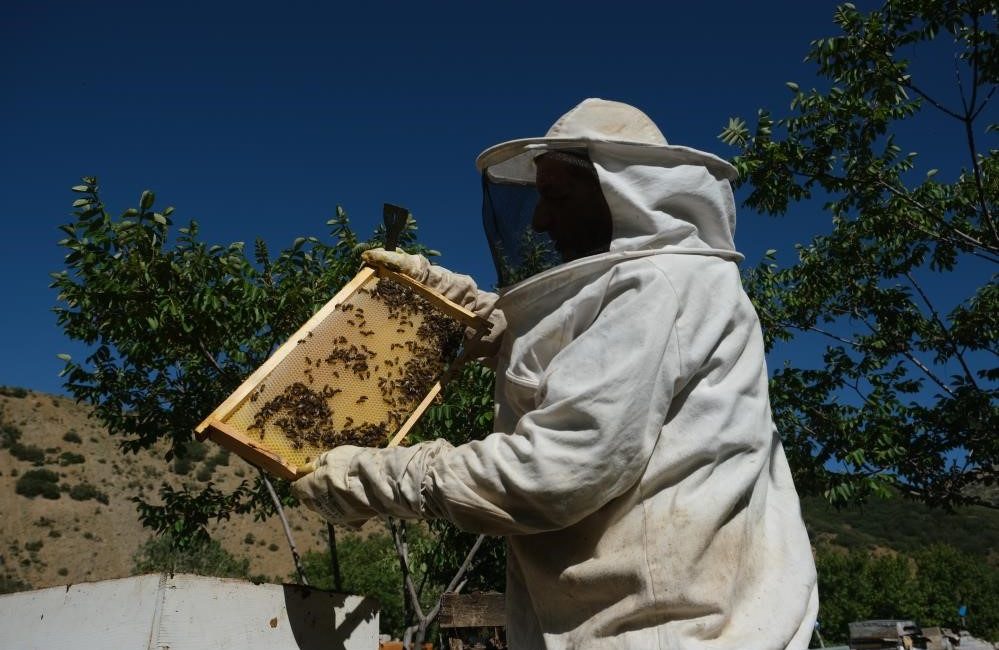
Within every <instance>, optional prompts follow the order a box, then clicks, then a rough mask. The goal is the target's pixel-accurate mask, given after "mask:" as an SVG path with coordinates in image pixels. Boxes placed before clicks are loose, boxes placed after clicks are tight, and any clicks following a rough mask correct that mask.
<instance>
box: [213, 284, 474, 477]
mask: <svg viewBox="0 0 999 650" xmlns="http://www.w3.org/2000/svg"><path fill="white" fill-rule="evenodd" d="M386 282H387V283H389V284H388V285H383V284H382V283H386ZM399 288H401V294H400V293H399V291H400V289H399ZM398 295H402V296H404V297H403V298H394V296H398ZM412 296H416V298H415V299H414V298H412ZM413 300H415V301H417V302H419V305H420V310H421V311H414V310H415V307H413V308H412V309H411V308H410V307H409V306H407V305H411V304H412V305H415V304H416V302H412V301H413ZM407 301H411V302H407ZM400 305H401V307H400ZM407 310H410V311H407ZM368 321H371V322H370V323H369V322H368ZM488 329H489V324H488V321H486V320H485V319H483V318H480V317H478V316H476V315H475V314H474V313H472V312H471V311H469V310H467V309H465V308H464V307H462V306H460V305H458V304H456V303H454V302H452V301H451V300H449V299H447V298H446V297H445V296H443V295H441V294H439V293H437V292H436V291H434V290H433V289H431V288H429V287H427V286H425V285H423V284H421V283H419V282H417V281H415V280H413V279H412V278H410V277H408V276H406V275H403V274H401V273H396V272H394V271H391V270H389V269H386V268H384V267H381V266H372V265H366V266H364V267H363V268H362V269H361V271H360V272H359V273H358V274H357V275H356V276H355V277H354V278H353V279H352V280H351V281H350V282H348V283H347V284H346V285H344V287H343V289H341V290H340V291H339V292H338V293H337V294H336V295H335V296H334V297H333V298H332V299H330V300H329V302H327V303H326V304H325V305H324V306H323V307H322V308H321V309H320V310H319V311H317V312H316V313H315V314H314V315H313V316H312V317H311V318H310V319H309V320H308V321H306V322H305V323H304V324H303V325H302V326H301V327H300V328H299V329H298V331H296V332H295V333H294V334H293V335H292V336H291V337H290V338H289V339H288V340H287V341H285V342H284V343H283V344H282V345H281V347H279V348H278V349H277V350H276V351H275V352H274V353H273V354H272V355H271V356H270V358H268V359H267V360H266V361H265V362H264V363H263V364H261V366H260V367H259V368H257V369H256V370H255V371H254V372H253V373H252V374H251V375H250V376H249V377H248V378H247V379H246V380H245V381H244V382H243V383H242V384H241V385H240V386H239V387H238V388H236V390H234V391H233V392H232V393H231V394H230V395H229V397H227V398H226V399H225V401H223V402H222V403H221V404H220V405H219V406H218V407H217V408H216V409H215V410H214V411H213V412H212V413H211V414H210V415H209V416H208V417H206V418H205V419H204V420H203V421H202V422H201V423H200V424H199V425H198V426H197V427H196V428H195V434H196V435H197V437H198V439H200V440H204V439H206V438H207V439H210V440H212V441H214V442H216V443H217V444H219V445H220V446H222V447H224V448H225V449H228V450H230V451H232V452H233V453H235V454H237V455H239V456H240V457H242V458H243V459H245V460H246V461H248V462H250V463H252V464H253V465H256V466H258V467H260V468H261V469H263V470H265V471H267V472H268V473H270V474H273V475H275V476H278V477H281V478H284V479H288V480H294V479H296V478H299V477H301V476H304V475H305V474H308V473H309V472H311V471H312V469H313V467H312V461H314V460H315V458H316V457H317V456H318V455H319V454H321V453H322V452H324V451H327V450H328V449H331V448H333V447H336V446H338V445H341V444H354V445H360V446H366V447H382V446H385V447H392V446H395V445H398V444H400V443H401V442H402V441H403V439H405V437H406V435H407V434H408V433H409V431H410V429H412V427H413V426H414V425H415V424H416V422H417V421H418V420H419V418H420V416H421V415H422V414H423V412H424V411H425V410H426V409H427V407H429V406H430V404H431V403H432V402H433V400H434V398H435V397H436V396H437V395H438V394H439V392H440V390H441V381H440V379H441V377H442V376H444V375H445V374H446V372H447V370H448V368H449V367H450V366H449V364H450V363H451V362H453V359H446V358H441V359H436V358H435V359H433V360H432V361H427V360H426V357H427V356H428V353H429V351H430V350H431V349H432V348H433V347H434V346H435V344H441V342H442V341H444V340H445V339H443V338H441V337H443V336H444V334H442V333H438V331H439V330H446V333H447V336H448V338H447V339H446V340H447V341H452V340H453V337H454V336H455V333H456V332H458V333H464V332H466V331H469V330H470V332H471V338H468V337H467V336H466V337H465V338H464V339H461V338H460V334H459V335H458V336H459V339H458V340H460V341H461V342H462V344H463V345H465V346H468V345H470V344H471V343H474V341H476V340H477V339H478V338H480V337H481V336H482V335H483V334H484V333H485V332H486V331H487V330H488ZM441 345H443V344H441ZM441 345H437V347H440V346H441ZM376 422H377V424H375V423H376ZM289 429H294V431H295V433H294V435H292V434H291V433H289ZM303 431H304V432H305V433H304V434H303V433H302V432H303ZM338 436H339V437H338ZM303 438H304V439H305V440H303Z"/></svg>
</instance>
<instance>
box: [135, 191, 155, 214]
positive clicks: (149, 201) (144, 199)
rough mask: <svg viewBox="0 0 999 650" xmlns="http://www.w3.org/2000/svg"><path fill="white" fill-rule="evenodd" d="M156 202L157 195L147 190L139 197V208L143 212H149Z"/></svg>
mask: <svg viewBox="0 0 999 650" xmlns="http://www.w3.org/2000/svg"><path fill="white" fill-rule="evenodd" d="M155 200H156V195H155V194H153V193H152V192H150V191H149V190H145V191H144V192H143V193H142V196H140V197H139V208H140V209H142V210H148V209H149V208H151V207H153V201H155Z"/></svg>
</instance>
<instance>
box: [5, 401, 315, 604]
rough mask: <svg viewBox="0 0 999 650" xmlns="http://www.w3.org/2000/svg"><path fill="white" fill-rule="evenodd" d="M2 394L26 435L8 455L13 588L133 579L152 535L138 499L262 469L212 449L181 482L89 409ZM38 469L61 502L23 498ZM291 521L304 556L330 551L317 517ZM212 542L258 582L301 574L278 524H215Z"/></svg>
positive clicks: (8, 563)
mask: <svg viewBox="0 0 999 650" xmlns="http://www.w3.org/2000/svg"><path fill="white" fill-rule="evenodd" d="M2 393H6V394H0V423H6V424H8V425H12V428H14V429H16V430H18V431H20V432H21V436H20V438H19V442H20V444H21V446H20V448H18V449H14V450H12V449H11V448H10V447H9V446H8V447H6V448H2V449H0V509H2V511H3V512H5V513H7V515H6V516H5V517H3V519H2V520H0V578H2V577H6V579H7V580H8V581H12V582H15V583H26V585H30V587H34V588H40V587H48V586H54V585H62V584H70V583H75V582H84V581H93V580H102V579H107V578H117V577H122V576H127V575H130V574H131V573H132V571H133V563H134V559H133V558H134V556H135V553H136V551H137V550H138V549H139V547H140V546H141V545H142V544H143V543H144V542H145V541H146V540H148V539H149V538H150V537H151V531H149V530H148V529H144V528H143V527H142V525H141V524H140V523H139V520H138V517H137V514H136V510H135V504H134V503H132V502H131V501H130V500H129V499H130V498H131V497H132V496H135V495H136V494H143V495H145V496H146V497H147V499H154V498H155V495H156V494H157V491H158V489H159V486H160V483H161V482H162V481H163V480H166V481H168V482H170V483H171V484H173V485H175V486H180V485H181V484H182V483H188V484H197V483H199V482H201V481H204V480H207V477H208V475H209V474H210V475H211V479H210V480H212V481H213V482H214V483H215V484H216V485H219V486H220V487H222V488H226V487H234V486H235V485H237V484H238V482H239V481H240V477H244V476H245V477H246V478H249V479H252V477H253V476H254V472H255V471H256V470H254V469H253V468H252V467H251V466H250V465H248V464H246V463H245V462H243V461H242V460H241V459H240V458H239V457H237V456H235V455H231V456H228V458H226V456H227V455H225V454H223V455H221V456H220V455H218V452H219V451H220V450H219V449H218V448H216V447H215V446H214V445H212V444H211V443H207V449H206V450H205V451H206V452H207V454H206V455H205V457H204V458H203V459H202V460H201V461H198V462H192V463H191V467H190V470H189V471H188V473H187V474H185V475H179V474H177V473H176V471H175V470H174V466H172V465H171V464H168V463H166V462H165V461H164V459H163V457H162V454H159V455H156V454H154V453H146V452H144V453H140V454H137V455H131V454H129V455H123V454H122V453H121V452H120V451H119V450H118V448H117V446H116V440H115V439H114V438H112V437H111V436H109V435H108V434H107V432H106V431H105V430H104V429H102V427H101V426H100V423H98V422H97V421H96V420H93V419H90V418H89V417H88V410H87V408H86V407H84V406H81V405H78V404H76V403H75V402H74V401H72V400H70V399H67V398H63V397H55V396H51V395H46V394H42V393H35V392H31V391H28V392H27V394H24V395H23V396H19V395H22V393H23V391H20V390H10V389H5V390H3V391H2ZM29 448H34V449H33V450H31V449H29ZM26 449H27V451H26ZM17 456H21V457H23V458H18V457H17ZM216 463H227V464H216ZM39 469H46V470H49V471H52V472H56V473H58V485H59V494H58V498H46V497H45V496H43V495H38V496H34V497H32V498H29V497H27V496H23V495H21V494H17V493H16V492H15V487H16V484H17V481H18V479H19V478H20V477H23V476H24V474H25V473H26V472H29V471H32V470H39ZM49 496H50V497H52V496H56V495H55V494H54V493H52V492H50V495H49ZM288 517H289V522H290V524H291V526H292V528H293V532H294V536H295V541H296V543H297V544H298V547H299V551H300V552H305V551H308V550H325V548H326V527H325V524H324V523H323V522H322V520H321V519H320V518H319V517H318V516H316V515H314V514H312V513H311V512H308V511H307V510H305V509H303V508H299V509H296V510H292V511H290V512H289V513H288ZM212 537H213V538H214V539H217V540H218V541H219V542H221V544H222V545H223V547H224V548H225V549H226V550H228V551H229V552H230V553H232V554H233V555H234V556H236V557H237V558H244V557H245V558H248V559H249V560H250V573H251V574H253V575H263V576H267V577H269V578H271V579H272V580H276V581H285V580H287V578H288V576H289V575H291V574H292V573H294V565H293V564H292V560H291V555H290V553H289V551H288V545H287V543H286V541H285V537H284V533H283V532H282V529H281V524H280V521H279V520H278V519H277V518H271V519H270V520H268V521H266V522H255V521H253V518H252V516H249V515H247V516H234V517H233V519H232V520H230V521H228V522H221V523H219V524H218V525H216V526H215V528H214V530H213V531H212Z"/></svg>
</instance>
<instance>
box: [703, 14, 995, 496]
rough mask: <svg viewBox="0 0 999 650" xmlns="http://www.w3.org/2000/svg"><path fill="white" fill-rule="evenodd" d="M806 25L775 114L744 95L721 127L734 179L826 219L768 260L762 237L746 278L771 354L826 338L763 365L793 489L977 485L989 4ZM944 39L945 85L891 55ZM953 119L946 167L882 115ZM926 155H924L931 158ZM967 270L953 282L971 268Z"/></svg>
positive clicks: (986, 377)
mask: <svg viewBox="0 0 999 650" xmlns="http://www.w3.org/2000/svg"><path fill="white" fill-rule="evenodd" d="M834 19H835V22H836V24H837V25H838V27H839V28H840V29H841V30H842V31H841V33H840V34H839V35H836V36H833V37H830V38H822V39H818V40H816V41H813V42H812V45H811V49H810V52H809V54H808V57H807V60H808V61H811V62H813V63H815V64H816V65H817V68H818V76H819V80H820V83H821V84H822V85H821V86H820V87H816V88H812V89H809V90H805V89H802V88H800V87H799V85H798V84H796V83H793V82H790V83H788V84H787V85H788V87H789V89H790V90H791V93H792V99H791V105H790V109H791V112H790V113H789V114H788V115H787V116H785V117H780V118H775V117H773V116H772V115H771V113H770V112H769V111H766V110H761V111H760V112H759V114H758V116H757V119H756V125H755V128H754V129H752V130H750V129H749V127H748V126H747V125H746V123H745V121H744V120H742V119H740V118H733V119H732V120H730V122H729V125H728V127H726V128H725V129H724V130H723V132H722V134H721V136H720V137H721V138H722V140H723V141H725V142H726V143H728V144H732V145H735V146H737V147H739V149H740V151H739V153H738V155H737V156H736V157H735V158H734V161H733V162H734V164H735V165H736V167H737V168H738V169H739V172H740V176H741V181H740V182H741V183H742V184H743V186H744V187H745V188H746V190H747V192H748V194H747V196H746V199H745V204H746V205H747V206H748V207H750V208H752V209H755V210H758V211H761V212H765V213H768V214H771V215H784V214H786V213H787V212H788V211H789V210H790V209H791V207H792V206H793V205H795V204H796V203H799V202H802V201H806V200H810V199H815V200H823V201H824V202H825V204H824V208H823V210H824V212H825V213H826V214H828V215H829V216H830V217H831V228H830V229H829V230H828V231H827V232H824V233H823V234H820V235H818V236H816V237H814V238H813V239H812V240H811V241H810V242H808V243H807V244H802V245H798V246H797V260H796V261H794V262H793V263H791V264H789V265H786V266H783V267H782V266H779V265H778V261H777V260H778V258H777V255H776V251H769V252H768V254H767V255H766V257H765V259H763V260H762V261H761V262H760V263H759V265H758V266H756V267H755V268H753V269H751V270H750V271H748V272H747V273H746V274H745V277H744V281H745V284H746V287H747V290H748V292H749V293H750V295H751V297H752V299H753V301H754V303H755V304H756V307H757V310H758V312H759V314H760V317H761V321H762V323H763V328H764V334H765V340H766V345H767V349H768V351H772V350H773V349H774V346H775V345H776V344H777V343H778V342H782V341H790V340H792V339H796V338H803V337H806V336H811V337H817V338H819V339H822V340H824V341H826V344H827V345H826V347H825V352H824V354H823V355H822V360H821V363H820V364H817V366H815V367H808V366H807V365H806V363H805V362H803V361H802V360H800V359H798V358H795V360H794V362H793V363H791V364H788V365H786V366H785V367H782V368H780V369H778V370H776V372H774V374H773V379H772V383H771V393H770V395H771V401H772V405H773V409H774V414H775V418H776V421H777V425H778V427H779V429H780V431H781V433H782V435H783V438H784V441H785V446H786V448H787V450H788V455H789V458H790V460H791V463H792V466H793V467H794V469H795V474H796V481H797V485H798V487H799V489H801V490H803V491H805V492H812V493H823V494H824V495H825V496H826V497H827V498H828V499H829V500H830V501H832V502H834V503H839V504H843V503H849V502H855V501H860V500H863V499H865V498H866V497H868V496H870V495H875V494H876V495H882V496H884V495H887V494H888V492H889V488H897V489H899V490H900V491H902V492H903V493H905V494H907V495H910V496H912V497H915V498H918V499H921V500H923V501H925V502H928V503H932V504H939V505H943V506H953V505H956V504H960V503H967V502H985V501H986V499H983V498H981V497H980V496H979V495H980V494H981V493H980V492H979V491H976V490H975V489H974V488H975V486H976V485H980V484H983V483H984V484H990V483H994V482H995V480H996V479H997V477H999V441H997V439H996V436H995V432H996V431H997V430H999V410H997V407H996V390H997V386H996V383H997V379H999V368H997V367H996V356H997V355H999V348H997V345H996V341H997V333H999V286H997V283H996V275H995V274H996V264H997V263H999V232H997V225H996V219H997V215H996V197H997V188H999V158H997V156H996V151H995V149H994V148H991V149H985V148H984V147H983V146H982V144H981V141H982V139H983V138H986V137H990V134H993V133H994V132H995V131H996V130H997V125H995V124H987V123H983V122H985V119H986V117H987V116H988V113H986V108H987V107H989V105H990V100H992V99H993V96H994V94H995V89H996V81H997V77H999V48H997V43H999V31H997V29H996V8H995V4H994V3H992V2H989V1H987V0H888V1H887V2H885V4H884V5H883V6H882V7H881V8H880V9H878V10H875V11H872V12H870V13H867V14H865V13H862V12H861V11H859V10H858V9H857V8H856V7H854V6H853V5H851V4H843V5H841V6H839V7H838V8H837V9H836V11H835V15H834ZM942 45H943V46H948V47H950V48H951V49H953V50H954V52H955V55H954V61H953V65H954V72H955V79H956V81H955V84H954V86H953V88H952V89H951V90H952V92H950V93H949V94H947V95H946V96H944V95H943V94H941V93H938V91H937V90H936V89H932V90H931V89H930V87H929V86H925V85H924V84H923V80H922V79H920V78H919V77H918V71H917V70H915V69H914V68H913V66H912V65H911V64H910V61H909V60H908V58H907V57H909V56H914V53H916V52H919V53H920V56H922V57H923V59H924V60H925V58H926V57H927V56H934V53H935V52H937V51H938V50H937V49H936V48H939V47H941V46H942ZM931 117H932V118H943V119H944V120H949V121H950V123H952V124H953V125H954V127H955V129H954V133H955V137H954V138H953V139H952V144H954V145H956V146H957V147H958V148H960V149H963V150H964V151H965V152H964V154H963V160H964V163H963V164H961V166H960V169H942V167H943V165H942V164H934V162H933V161H929V162H928V163H927V164H923V161H922V159H921V158H919V157H918V156H917V154H916V153H903V152H904V151H906V150H905V149H903V146H902V144H901V141H902V139H903V137H902V136H901V135H899V132H900V131H902V130H903V127H906V128H909V129H910V132H911V126H912V125H913V124H914V123H919V122H920V120H925V119H927V118H931ZM931 167H932V168H931ZM969 279H970V280H969Z"/></svg>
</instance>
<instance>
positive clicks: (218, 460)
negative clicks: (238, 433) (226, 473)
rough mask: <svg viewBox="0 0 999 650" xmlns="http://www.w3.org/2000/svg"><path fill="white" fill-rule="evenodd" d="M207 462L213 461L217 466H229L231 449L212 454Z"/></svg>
mask: <svg viewBox="0 0 999 650" xmlns="http://www.w3.org/2000/svg"><path fill="white" fill-rule="evenodd" d="M207 462H209V463H211V464H212V465H215V466H216V467H218V466H222V467H228V466H229V450H228V449H223V450H222V451H220V452H219V453H217V454H215V455H214V456H212V457H211V458H209V459H208V461H207Z"/></svg>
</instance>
